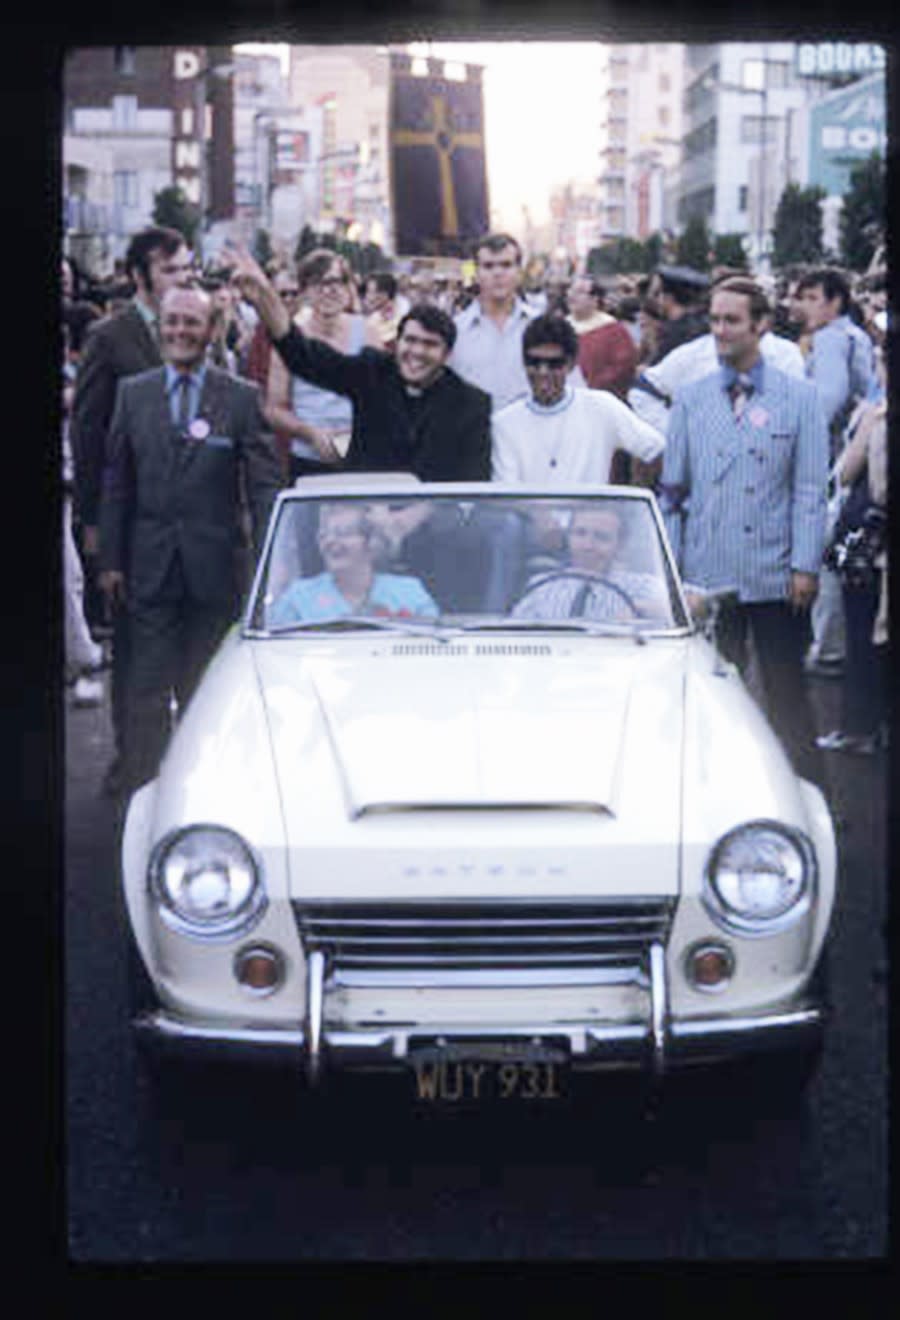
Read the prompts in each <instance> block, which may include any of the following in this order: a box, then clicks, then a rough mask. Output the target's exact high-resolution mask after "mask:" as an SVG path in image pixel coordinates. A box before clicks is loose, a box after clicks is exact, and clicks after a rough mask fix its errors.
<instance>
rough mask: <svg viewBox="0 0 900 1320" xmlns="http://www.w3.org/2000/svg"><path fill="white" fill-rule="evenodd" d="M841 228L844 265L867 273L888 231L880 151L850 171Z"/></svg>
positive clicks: (882, 163)
mask: <svg viewBox="0 0 900 1320" xmlns="http://www.w3.org/2000/svg"><path fill="white" fill-rule="evenodd" d="M840 225H841V258H842V260H843V262H844V265H845V266H849V268H850V269H851V270H865V269H866V267H867V266H868V265H869V262H870V261H871V260H872V257H873V256H874V254H875V249H876V248H877V247H878V245H879V243H880V242H881V241H882V237H883V234H884V228H885V195H884V161H883V160H882V158H881V153H880V152H879V151H873V152H872V155H871V156H870V157H869V159H868V160H865V161H863V162H862V164H860V165H858V166H857V167H856V169H853V170H851V171H850V187H849V189H848V191H847V193H846V194H845V196H844V208H843V210H842V211H841V220H840Z"/></svg>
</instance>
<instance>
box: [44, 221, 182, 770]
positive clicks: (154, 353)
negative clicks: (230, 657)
mask: <svg viewBox="0 0 900 1320" xmlns="http://www.w3.org/2000/svg"><path fill="white" fill-rule="evenodd" d="M192 268H193V262H192V259H191V254H190V251H189V249H188V247H187V246H186V244H185V241H184V239H183V237H182V236H181V234H180V233H179V232H178V230H176V229H166V228H164V227H162V226H152V227H150V228H147V229H142V230H141V231H140V233H138V234H135V236H134V237H133V238H132V240H131V242H130V243H129V245H128V251H127V252H126V254H125V272H126V274H127V275H128V278H129V279H130V280H132V281H133V283H134V286H135V295H134V300H133V301H132V303H131V304H130V306H128V307H126V308H124V310H122V311H121V312H117V313H116V314H115V315H113V316H107V317H104V319H103V320H102V321H100V322H98V324H97V325H96V326H94V327H93V328H92V330H91V331H90V334H89V335H88V338H87V342H86V344H85V349H84V353H83V355H82V358H81V361H80V363H79V366H78V375H77V378H76V382H75V397H74V400H73V404H72V417H71V422H70V432H69V436H70V442H71V445H72V456H73V462H74V507H73V513H74V516H75V519H76V521H77V522H78V523H79V524H80V528H81V548H82V552H83V553H84V555H85V559H86V561H87V563H86V567H87V569H88V571H89V572H91V571H92V569H93V565H94V564H95V563H96V556H97V545H98V530H97V524H98V517H99V511H100V493H101V486H102V479H103V464H104V454H105V446H106V436H107V432H108V431H109V423H110V420H111V418H112V413H113V405H114V404H115V399H116V387H117V386H118V383H119V381H120V380H122V379H124V378H125V377H126V376H133V375H135V374H136V373H137V372H140V371H147V370H148V369H149V368H150V367H158V366H159V365H160V364H161V362H162V355H161V352H160V345H159V328H158V317H159V302H160V299H161V298H162V297H163V295H164V294H165V293H166V291H167V290H168V289H170V288H173V287H184V286H185V285H187V283H188V282H189V280H190V277H191V271H192ZM111 622H112V626H113V640H112V645H113V657H112V673H111V683H110V696H111V706H112V720H113V731H114V734H115V741H116V755H115V758H114V760H113V763H112V765H111V766H110V767H109V770H108V772H107V776H106V788H107V791H111V792H115V791H116V790H117V788H118V787H119V785H120V781H121V775H122V762H123V756H124V723H125V686H126V674H127V668H128V621H127V616H126V613H125V611H124V609H121V608H117V609H114V610H113V611H112V618H111Z"/></svg>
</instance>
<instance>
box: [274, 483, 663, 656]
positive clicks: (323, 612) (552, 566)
mask: <svg viewBox="0 0 900 1320" xmlns="http://www.w3.org/2000/svg"><path fill="white" fill-rule="evenodd" d="M249 622H250V626H251V627H252V628H253V629H254V630H255V631H256V632H257V633H259V632H263V633H267V634H270V635H272V636H281V635H284V634H286V633H296V632H300V631H302V632H312V633H315V632H317V631H328V632H330V633H335V632H344V631H347V632H352V631H354V630H356V629H366V628H378V627H385V628H390V629H394V630H402V631H409V632H417V631H425V632H434V633H440V632H444V631H446V630H447V629H452V630H479V631H482V630H485V631H486V630H489V629H503V628H508V629H511V630H516V631H518V630H521V629H528V628H533V629H536V630H544V629H547V630H549V629H555V630H560V631H562V630H565V631H571V632H587V633H594V632H612V633H618V632H640V633H644V632H647V631H656V630H662V631H664V630H667V629H672V628H681V627H684V626H685V625H686V619H685V617H684V613H683V609H682V604H681V600H680V597H679V594H678V591H677V589H676V586H675V581H674V576H673V573H672V570H671V567H670V564H669V561H668V559H667V557H666V554H665V552H664V548H663V540H662V534H661V525H660V523H659V520H658V517H657V516H655V515H654V506H653V503H652V501H651V500H649V499H645V498H633V497H628V496H624V495H615V494H609V495H590V496H565V497H563V496H561V495H560V494H554V495H553V496H528V497H522V496H516V495H512V494H506V495H503V496H498V495H494V494H491V495H490V496H480V495H476V496H471V495H469V494H467V495H466V496H465V497H450V496H436V495H432V494H422V495H421V496H420V495H419V494H418V493H416V495H415V496H413V497H411V498H410V497H408V496H405V495H404V496H402V497H400V498H398V497H397V496H392V495H388V494H385V495H376V496H372V495H368V494H366V495H360V494H353V495H334V494H331V493H329V494H328V495H327V496H323V497H322V498H312V497H309V496H300V495H291V496H288V497H285V498H283V499H282V500H281V502H280V504H279V508H278V511H277V515H276V521H275V525H274V528H273V530H272V533H271V536H270V538H269V543H268V549H267V554H266V558H265V562H264V564H263V566H262V568H261V571H260V574H259V577H258V582H257V587H256V594H255V598H254V601H253V604H252V607H251V610H250V614H249Z"/></svg>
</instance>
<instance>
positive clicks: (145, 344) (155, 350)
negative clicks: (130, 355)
mask: <svg viewBox="0 0 900 1320" xmlns="http://www.w3.org/2000/svg"><path fill="white" fill-rule="evenodd" d="M128 315H129V320H130V323H131V327H132V331H133V334H134V340H135V346H136V347H137V349H138V351H139V352H140V353H141V354H142V355H143V356H145V357H146V358H147V359H148V361H150V362H162V355H161V353H160V349H159V343H158V341H157V340H156V339H155V338H154V336H153V332H152V331H151V329H150V327H149V326H148V324H147V322H146V321H145V320H144V318H143V316H142V315H141V313H140V312H139V311H138V309H137V308H136V307H134V306H131V307H129V309H128Z"/></svg>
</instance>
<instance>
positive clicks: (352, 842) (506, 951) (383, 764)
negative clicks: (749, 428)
mask: <svg viewBox="0 0 900 1320" xmlns="http://www.w3.org/2000/svg"><path fill="white" fill-rule="evenodd" d="M123 879H124V887H125V898H126V903H127V908H128V913H129V916H130V921H131V926H132V929H133V933H134V937H135V941H136V945H137V948H138V950H139V954H140V960H139V963H138V968H139V970H140V975H141V976H142V977H144V972H145V973H146V977H144V983H145V989H147V988H149V989H150V991H151V992H152V993H151V995H150V1002H149V1003H145V1004H144V1006H143V1008H142V1010H141V1011H140V1012H139V1013H137V1015H136V1018H135V1021H136V1026H137V1028H138V1029H139V1031H140V1033H141V1035H142V1038H143V1039H144V1040H145V1041H146V1042H150V1043H153V1044H155V1045H156V1046H158V1047H162V1048H164V1049H168V1050H170V1051H172V1050H173V1051H176V1052H178V1053H184V1052H187V1053H188V1054H189V1055H191V1054H192V1055H195V1056H196V1055H197V1054H199V1053H200V1052H201V1051H203V1052H206V1053H207V1055H208V1053H209V1052H212V1053H213V1054H215V1055H219V1056H222V1057H232V1056H235V1055H238V1054H240V1053H243V1054H245V1055H248V1056H250V1057H254V1056H256V1057H258V1056H260V1055H265V1054H276V1055H279V1056H280V1055H282V1054H284V1055H286V1056H288V1057H291V1058H294V1059H296V1061H297V1062H298V1065H299V1064H301V1063H302V1066H303V1069H304V1070H305V1072H306V1075H307V1078H308V1079H309V1081H310V1083H311V1084H315V1083H316V1082H317V1081H318V1080H319V1079H321V1078H322V1076H323V1075H326V1076H327V1075H329V1074H330V1073H332V1072H333V1071H337V1070H349V1069H353V1068H366V1069H384V1070H403V1071H405V1072H406V1074H407V1075H408V1078H409V1087H410V1093H411V1095H412V1096H414V1097H415V1096H418V1097H419V1098H420V1099H422V1100H423V1101H425V1100H435V1101H441V1100H451V1101H452V1100H455V1099H457V1098H463V1099H469V1100H475V1101H478V1100H481V1099H486V1098H488V1097H499V1098H503V1097H517V1098H520V1099H534V1100H542V1099H552V1098H555V1097H556V1096H558V1095H561V1094H563V1093H564V1091H565V1087H566V1085H567V1084H568V1083H569V1082H570V1081H571V1076H572V1074H573V1073H578V1072H580V1071H596V1072H601V1071H603V1070H606V1069H626V1068H630V1069H636V1070H642V1071H643V1072H644V1073H645V1074H646V1075H648V1076H652V1077H656V1078H660V1077H662V1076H663V1075H664V1074H666V1073H668V1071H669V1070H677V1069H679V1068H680V1067H681V1066H682V1065H684V1064H701V1063H702V1064H707V1063H710V1062H713V1061H715V1060H725V1059H729V1058H733V1057H736V1056H746V1055H747V1054H748V1053H749V1054H751V1055H752V1054H758V1055H763V1056H765V1057H766V1058H768V1059H770V1060H771V1059H772V1058H778V1059H780V1060H781V1061H782V1063H783V1065H784V1067H785V1068H787V1069H788V1070H789V1065H790V1061H791V1060H792V1059H793V1060H796V1059H798V1058H801V1057H807V1056H809V1057H810V1058H813V1057H814V1054H815V1047H816V1043H817V1041H818V1040H819V1039H820V1036H821V1025H822V1019H823V1005H822V1003H821V1001H820V996H819V993H818V991H817V989H816V986H817V980H818V978H817V977H816V976H814V973H815V972H816V968H817V964H818V963H819V961H820V958H821V954H822V950H823V943H824V941H825V937H826V933H827V930H828V925H829V919H830V916H831V911H832V906H833V900H834V886H835V844H834V834H833V829H832V824H831V821H830V818H829V814H828V811H827V809H826V805H825V802H824V799H823V797H822V795H821V793H820V792H819V790H818V789H817V788H815V787H813V786H812V785H811V784H809V783H806V782H803V781H801V780H799V779H798V778H797V777H796V776H795V774H794V773H793V771H792V769H791V767H790V765H789V763H788V761H787V758H786V756H785V753H784V752H783V750H782V747H781V745H780V743H779V742H778V740H777V738H776V737H775V735H774V733H773V732H772V730H771V729H770V728H769V726H768V724H767V723H766V721H765V719H764V717H763V716H762V714H761V713H760V711H759V709H758V707H757V705H756V704H755V702H754V700H753V699H752V697H751V696H750V694H749V693H748V692H747V690H746V689H745V687H744V685H743V683H742V681H741V680H740V678H739V677H738V675H737V673H736V672H735V671H734V670H733V669H732V668H731V667H730V666H728V665H727V664H725V663H724V662H723V661H722V659H721V658H720V657H719V655H718V653H717V652H716V650H715V648H714V646H713V645H712V644H711V642H710V641H709V640H708V638H707V636H706V635H705V633H704V631H703V629H702V628H701V627H700V626H698V625H697V624H695V623H694V622H693V621H692V619H691V616H690V615H689V613H688V610H687V608H686V602H685V598H684V594H683V590H682V586H681V584H680V582H679V579H678V574H677V571H676V568H675V566H674V564H673V560H672V556H671V551H670V549H669V545H668V542H667V540H666V537H665V533H664V530H663V527H662V522H661V519H660V515H659V512H658V509H657V506H656V502H655V500H654V498H653V497H652V495H650V494H649V493H647V492H644V491H640V490H636V489H631V488H621V487H609V486H607V487H587V488H586V487H572V488H567V489H561V490H556V491H554V492H553V493H552V494H547V493H546V492H545V493H540V492H537V491H532V490H530V489H528V488H525V487H509V486H500V485H493V484H480V485H479V484H469V485H448V484H433V485H424V484H421V485H420V484H418V483H416V482H415V481H414V479H413V478H409V477H407V478H403V477H402V476H398V477H396V478H392V477H385V478H382V479H381V480H376V479H374V478H366V479H365V481H363V480H362V479H357V480H356V482H355V483H354V482H353V481H352V480H350V479H348V478H346V477H345V478H343V479H328V478H318V479H314V480H307V481H306V482H301V483H298V486H297V487H296V488H295V489H293V490H291V491H285V492H283V493H282V494H281V495H280V496H279V498H278V501H277V504H276V507H275V509H274V512H273V515H272V520H271V525H270V527H269V531H268V536H267V540H266V544H265V547H264V550H263V554H262V556H261V558H260V563H259V567H258V570H257V574H256V580H255V583H254V587H253V591H252V593H251V596H250V600H249V603H248V608H247V611H246V615H245V617H244V619H243V621H242V624H241V625H239V626H236V627H235V628H234V629H233V630H232V632H231V633H230V634H229V636H228V637H227V638H226V640H225V642H224V643H223V645H222V647H221V648H220V650H219V652H218V653H217V655H216V657H215V658H214V660H213V662H212V663H211V665H210V667H209V669H208V670H207V672H206V674H205V676H204V678H203V680H202V682H201V685H200V687H199V689H198V691H197V693H196V695H195V697H194V698H193V700H192V701H191V703H190V705H189V706H188V708H187V710H186V711H185V712H184V713H183V715H182V717H181V719H180V720H179V722H178V725H177V728H176V729H175V732H174V735H173V737H172V741H171V743H170V746H169V749H168V751H167V753H166V756H165V758H164V761H163V764H162V767H161V770H160V773H159V776H158V778H157V779H156V780H155V781H153V782H152V783H150V784H148V785H146V786H145V787H143V788H142V789H140V790H139V791H138V792H137V793H136V794H135V795H134V797H133V798H132V800H131V803H130V805H129V809H128V815H127V819H126V823H125V831H124V836H123ZM141 963H142V964H143V968H141V967H140V964H141ZM773 1052H774V1053H773Z"/></svg>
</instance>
